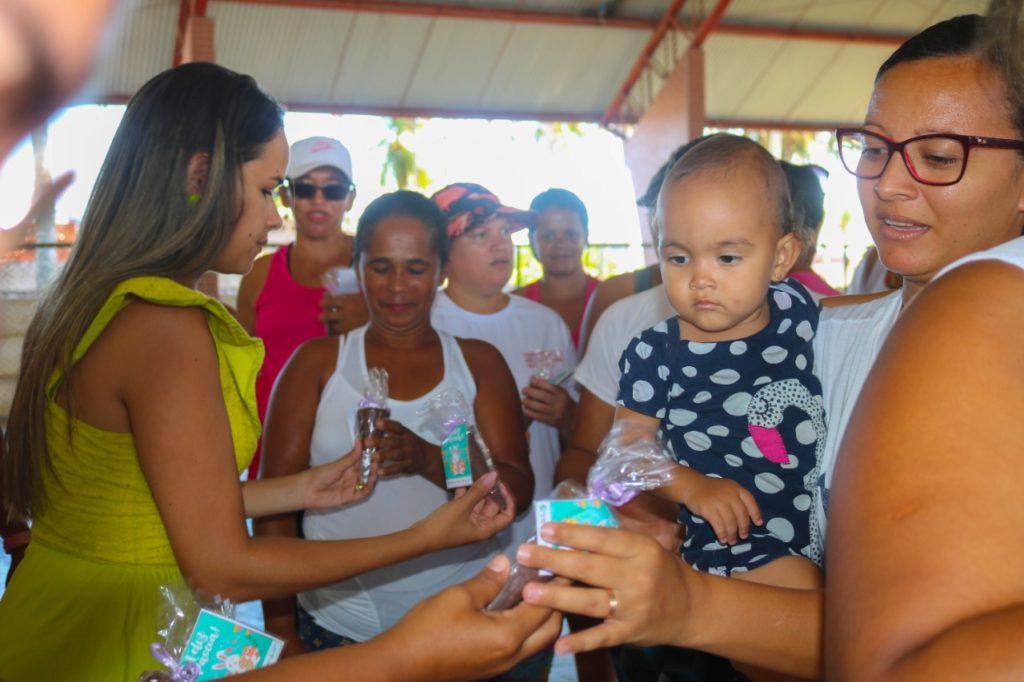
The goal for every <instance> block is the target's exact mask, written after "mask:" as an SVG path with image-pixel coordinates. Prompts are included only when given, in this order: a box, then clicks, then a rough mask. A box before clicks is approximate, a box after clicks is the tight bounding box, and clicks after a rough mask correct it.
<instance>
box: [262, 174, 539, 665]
mask: <svg viewBox="0 0 1024 682" xmlns="http://www.w3.org/2000/svg"><path fill="white" fill-rule="evenodd" d="M446 228H447V224H446V222H445V219H444V216H443V215H442V214H441V212H440V210H439V209H438V208H437V207H436V206H435V205H434V204H433V203H432V202H431V201H430V200H429V199H427V198H426V197H424V196H422V195H420V194H417V193H415V192H395V193H393V194H388V195H385V196H383V197H380V198H379V199H376V200H375V201H373V202H372V203H371V204H370V205H369V206H367V208H366V211H365V212H364V213H363V215H362V217H361V218H360V220H359V225H358V227H357V230H356V237H355V242H354V245H353V249H354V254H355V258H356V263H357V272H358V275H359V278H360V281H361V284H362V288H363V292H364V295H365V297H366V302H367V307H368V309H369V314H370V322H369V324H368V325H366V326H364V327H361V328H359V329H355V330H353V331H351V332H349V333H348V334H346V335H343V336H341V337H326V338H322V339H314V340H312V341H309V342H307V343H305V344H304V345H303V346H301V347H300V348H299V350H298V351H296V353H295V355H293V356H292V358H291V360H290V361H289V362H288V364H287V365H286V366H285V368H284V370H283V371H282V373H281V376H280V378H279V379H278V381H277V384H276V386H275V388H274V393H273V395H272V397H271V404H270V409H269V410H268V416H267V424H266V436H265V440H264V443H265V444H266V450H265V452H266V454H265V457H266V459H265V462H264V465H263V472H262V473H263V476H264V477H274V476H282V475H286V474H288V473H290V472H294V471H302V470H304V469H306V468H307V467H309V466H315V465H318V464H321V463H324V462H327V461H331V460H333V459H336V458H337V457H338V456H339V454H341V453H344V452H347V451H348V450H349V448H351V446H352V443H353V442H354V441H355V436H356V434H355V412H356V410H357V408H358V407H359V403H360V400H361V398H362V397H363V389H364V387H365V386H366V383H367V376H368V369H369V368H371V367H382V368H384V369H386V370H387V372H388V375H389V387H388V388H389V400H388V407H389V408H390V410H391V416H390V419H387V420H382V421H379V422H378V425H380V424H382V425H383V430H382V431H381V432H380V433H379V434H378V435H375V436H371V438H370V441H369V443H368V444H369V445H371V446H373V447H376V449H377V452H378V455H379V458H380V480H379V481H378V482H377V484H376V488H375V489H374V490H373V492H372V493H371V494H370V495H369V496H368V497H367V498H366V499H364V500H361V501H360V502H358V503H357V504H353V505H349V506H347V507H345V508H343V509H338V510H333V511H327V512H325V513H323V514H306V515H305V516H304V517H303V519H302V526H301V528H302V535H303V536H304V537H306V538H307V539H318V540H326V539H341V538H346V539H347V538H360V537H368V536H374V535H384V534H387V533H392V532H395V531H397V530H399V529H402V528H406V527H408V526H410V525H412V524H415V523H416V522H417V521H420V520H422V519H423V518H424V517H426V516H427V515H428V513H429V512H430V511H431V510H432V509H434V508H436V507H437V506H438V505H441V504H444V503H445V502H446V501H447V500H448V499H449V498H450V495H449V492H448V490H447V489H446V484H445V479H444V472H443V469H442V459H441V454H440V449H439V442H438V440H437V438H436V435H435V432H434V430H433V429H432V428H431V427H432V425H431V424H428V423H427V422H428V421H429V420H430V418H429V417H426V416H424V415H423V414H422V413H421V408H422V407H423V406H424V405H425V404H426V403H427V402H428V401H429V400H430V398H431V397H433V396H435V395H437V394H439V393H440V392H442V391H444V390H446V389H456V390H458V391H459V392H461V393H462V395H463V396H464V397H465V398H466V401H467V402H468V403H469V404H470V405H472V406H473V409H474V412H475V421H476V424H477V425H478V427H479V429H480V432H481V434H482V435H483V437H484V439H485V440H486V442H487V444H488V445H489V447H490V450H491V452H492V455H493V457H494V460H495V463H496V464H497V468H498V471H499V474H500V476H501V479H502V481H503V482H504V483H505V485H506V486H507V487H508V489H509V490H510V491H511V496H512V500H513V501H514V503H515V504H514V505H511V507H514V509H515V510H516V511H517V512H518V511H522V509H524V508H525V507H526V506H527V505H529V504H530V500H531V496H532V494H533V474H532V473H531V470H530V464H529V460H528V459H527V445H526V439H525V436H524V433H523V428H522V420H521V418H520V416H519V400H518V397H517V393H518V390H517V388H516V385H515V382H514V381H513V378H512V375H511V373H510V372H509V370H508V368H507V367H506V366H505V363H504V362H503V361H502V359H501V355H500V354H499V353H498V351H497V350H495V349H494V348H493V347H492V346H490V345H489V344H486V343H484V342H481V341H473V340H463V339H456V338H454V337H452V336H450V335H448V334H445V333H444V332H439V331H436V330H435V329H434V327H433V326H432V324H431V321H430V313H431V307H432V304H433V301H434V296H435V294H436V291H437V286H438V284H439V283H440V278H441V271H442V269H443V268H444V265H445V261H446V257H447V244H448V239H447V234H446ZM255 529H256V532H257V534H266V535H292V536H294V535H296V534H298V532H299V525H298V521H297V518H296V516H294V515H290V516H287V517H278V518H275V519H271V520H268V521H260V522H258V523H257V524H256V525H255ZM497 549H498V544H497V538H494V537H492V538H490V539H488V540H485V541H482V542H477V543H473V544H470V545H466V546H463V547H453V548H451V549H445V550H442V551H439V552H432V553H429V554H427V553H425V552H419V553H418V556H415V557H414V558H411V559H409V560H406V561H403V562H401V563H397V564H394V565H393V566H388V567H384V568H380V569H376V570H373V571H369V572H367V573H363V574H361V575H358V576H355V577H353V578H351V579H349V580H345V581H343V582H340V583H336V584H334V585H330V586H327V587H324V588H321V589H317V590H312V591H309V592H304V593H301V594H299V596H298V605H297V608H296V603H295V600H294V599H286V600H273V601H265V602H264V611H265V617H266V622H267V628H268V629H269V630H270V631H272V632H274V633H275V634H277V635H279V636H281V637H283V638H284V639H285V641H286V642H287V645H288V652H289V653H299V652H301V651H302V650H303V649H320V648H329V647H332V646H340V645H343V644H350V643H353V642H365V641H367V640H369V639H371V638H373V637H375V636H377V635H378V634H380V633H381V632H383V631H384V630H386V629H388V628H390V627H392V626H393V625H394V624H395V623H397V622H398V620H399V619H401V618H402V617H403V616H404V615H405V614H406V613H407V612H408V611H409V610H410V609H411V608H412V607H413V606H415V605H416V604H417V603H418V602H420V601H421V600H423V599H425V598H426V597H429V596H431V595H433V594H436V593H438V592H440V591H441V590H442V589H444V588H446V587H448V586H451V585H454V584H456V583H460V582H463V581H465V580H467V579H468V578H470V577H471V576H473V575H476V574H477V573H478V572H479V571H480V569H481V568H482V567H483V566H484V565H485V564H486V563H487V561H488V560H489V559H490V558H491V557H492V556H493V555H494V554H495V553H496V552H497Z"/></svg>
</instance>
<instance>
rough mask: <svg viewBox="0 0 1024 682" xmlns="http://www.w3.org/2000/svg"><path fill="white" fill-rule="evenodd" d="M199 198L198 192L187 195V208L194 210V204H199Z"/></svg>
mask: <svg viewBox="0 0 1024 682" xmlns="http://www.w3.org/2000/svg"><path fill="white" fill-rule="evenodd" d="M199 196H200V194H199V192H192V193H191V194H189V195H188V207H189V208H195V207H196V204H198V203H199Z"/></svg>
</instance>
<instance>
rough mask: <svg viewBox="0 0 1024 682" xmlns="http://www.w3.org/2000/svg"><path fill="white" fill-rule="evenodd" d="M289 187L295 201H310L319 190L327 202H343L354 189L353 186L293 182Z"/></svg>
mask: <svg viewBox="0 0 1024 682" xmlns="http://www.w3.org/2000/svg"><path fill="white" fill-rule="evenodd" d="M290 186H291V189H292V193H293V194H294V195H295V198H296V199H312V198H313V197H315V196H316V193H317V190H319V191H321V192H323V195H324V199H326V200H327V201H345V199H346V198H347V197H348V195H349V193H350V192H351V191H352V190H354V189H355V188H356V187H355V185H347V186H346V185H335V184H331V185H314V184H313V183H312V182H293V183H290Z"/></svg>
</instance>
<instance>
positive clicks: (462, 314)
mask: <svg viewBox="0 0 1024 682" xmlns="http://www.w3.org/2000/svg"><path fill="white" fill-rule="evenodd" d="M430 320H431V323H432V324H433V325H434V328H435V329H437V330H438V331H445V332H447V333H449V334H451V335H452V336H457V337H459V338H464V339H480V340H482V341H486V342H487V343H489V344H491V345H492V346H494V347H495V348H497V349H498V352H500V353H501V355H502V357H504V358H505V362H506V363H507V364H508V367H509V369H510V370H512V376H513V378H514V379H515V382H516V386H518V387H519V388H520V390H521V389H522V388H523V387H524V386H527V385H529V383H530V377H531V376H532V375H533V371H532V370H531V369H530V368H529V367H528V366H527V364H526V359H525V358H524V357H523V353H524V352H526V351H531V350H554V349H558V350H560V351H562V356H563V357H564V358H565V361H564V362H565V364H564V365H563V368H562V369H561V370H557V371H556V374H558V373H560V372H561V371H565V370H572V369H574V368H575V367H576V349H575V347H574V346H573V343H572V337H571V336H570V335H569V328H568V327H567V326H566V325H565V322H564V321H562V318H561V317H559V316H558V313H556V312H555V311H553V310H551V309H550V308H548V307H546V306H543V305H541V304H540V303H535V302H534V301H530V300H527V299H525V298H523V297H521V296H514V295H512V296H509V302H508V305H506V306H505V307H504V308H503V309H501V310H499V311H498V312H496V313H489V314H485V315H481V314H478V313H473V312H469V311H468V310H464V309H462V308H460V307H459V306H458V305H456V304H455V302H454V301H452V299H450V298H449V297H448V295H447V294H446V293H444V292H443V291H442V292H439V293H438V295H437V298H435V299H434V309H433V311H432V313H431V316H430ZM563 385H565V384H563ZM566 388H567V389H569V390H570V393H571V392H572V390H571V387H569V386H566ZM529 433H530V466H531V467H532V468H533V477H534V490H533V497H534V499H536V500H541V499H544V498H546V497H547V496H548V494H549V493H550V492H551V489H552V487H553V484H554V478H555V466H556V465H557V464H558V458H559V456H560V455H561V448H560V446H559V444H558V429H556V428H555V427H553V426H548V425H547V424H542V423H541V422H534V423H533V424H531V425H530V430H529ZM535 532H536V528H535V527H534V521H533V513H532V511H531V513H530V514H527V515H525V516H523V517H521V518H519V519H518V520H516V521H515V523H514V524H513V532H512V537H513V539H512V542H511V543H510V544H509V545H507V546H506V547H505V548H504V549H510V550H512V551H515V548H516V547H518V546H519V544H520V543H522V542H525V541H526V540H527V539H529V538H530V537H531V536H533V535H534V533H535Z"/></svg>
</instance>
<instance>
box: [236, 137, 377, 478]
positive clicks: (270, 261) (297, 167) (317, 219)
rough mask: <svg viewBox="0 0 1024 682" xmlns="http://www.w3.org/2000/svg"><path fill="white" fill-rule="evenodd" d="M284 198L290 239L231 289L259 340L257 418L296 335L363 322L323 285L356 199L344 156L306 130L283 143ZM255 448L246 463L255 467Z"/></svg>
mask: <svg viewBox="0 0 1024 682" xmlns="http://www.w3.org/2000/svg"><path fill="white" fill-rule="evenodd" d="M288 185H289V189H290V192H287V193H285V194H284V195H283V196H284V201H285V202H286V203H288V204H289V205H290V206H291V209H292V213H293V214H294V215H295V243H294V244H289V245H288V246H285V247H282V248H281V249H278V250H277V251H276V252H274V253H273V254H270V255H267V256H264V257H262V258H260V259H258V260H257V261H256V263H255V264H254V265H253V267H252V270H251V271H250V272H249V274H247V275H246V276H245V277H243V278H242V283H241V285H240V286H239V289H238V319H239V321H240V322H241V323H242V326H243V327H245V329H246V331H248V332H249V333H250V334H252V335H253V336H256V337H259V338H260V339H262V340H263V345H264V346H265V348H266V353H267V355H266V359H265V360H264V362H263V367H262V368H261V370H260V374H259V377H258V378H257V379H256V400H257V403H258V407H259V414H260V421H261V422H262V421H263V419H264V417H265V416H266V414H267V405H268V403H269V401H270V390H271V389H272V388H273V387H274V381H276V380H277V375H278V374H280V373H281V369H282V368H283V367H284V365H285V363H286V362H288V358H290V357H291V355H292V353H294V352H295V349H296V348H298V347H299V346H300V345H302V343H303V342H305V341H308V340H310V339H312V338H316V337H318V336H323V335H324V331H325V329H324V324H325V323H326V324H327V325H328V329H329V331H330V332H331V333H343V332H345V331H348V330H349V329H352V328H355V327H358V326H360V325H362V324H365V323H366V320H367V317H366V304H365V303H364V302H363V297H362V296H360V295H359V294H356V293H353V294H351V295H346V296H332V295H331V294H330V293H328V291H327V289H326V288H325V287H324V284H323V276H324V274H325V273H326V272H327V271H328V270H330V269H331V268H335V267H339V266H344V267H348V266H349V265H350V264H351V262H352V237H351V236H350V235H347V234H345V233H344V232H342V231H341V222H342V220H344V218H345V213H347V212H348V211H350V210H352V204H353V203H354V201H355V198H356V189H355V185H353V184H352V157H351V155H350V154H349V153H348V150H347V149H346V148H345V146H344V145H343V144H341V143H340V142H338V141H337V140H334V139H331V138H329V137H309V138H306V139H304V140H299V141H298V142H296V143H295V144H293V145H292V146H291V156H290V160H289V163H288ZM259 465H260V453H259V452H257V453H256V457H255V458H254V459H253V461H252V465H251V466H250V467H249V478H255V477H256V475H257V474H258V473H259Z"/></svg>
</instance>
